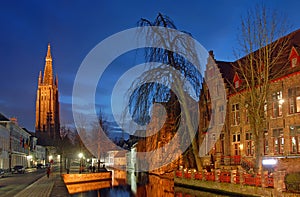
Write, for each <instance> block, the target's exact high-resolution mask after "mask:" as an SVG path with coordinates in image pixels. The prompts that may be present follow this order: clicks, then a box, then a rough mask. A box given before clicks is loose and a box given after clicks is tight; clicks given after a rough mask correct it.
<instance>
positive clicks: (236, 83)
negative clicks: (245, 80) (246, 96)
mask: <svg viewBox="0 0 300 197" xmlns="http://www.w3.org/2000/svg"><path fill="white" fill-rule="evenodd" d="M234 87H235V88H239V87H240V81H239V80H237V81H235V82H234Z"/></svg>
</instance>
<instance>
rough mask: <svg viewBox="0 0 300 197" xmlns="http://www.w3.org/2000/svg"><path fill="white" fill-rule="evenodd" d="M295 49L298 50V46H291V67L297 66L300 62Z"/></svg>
mask: <svg viewBox="0 0 300 197" xmlns="http://www.w3.org/2000/svg"><path fill="white" fill-rule="evenodd" d="M297 49H298V50H299V47H298V46H293V47H292V50H291V52H290V56H289V60H290V63H291V67H292V68H294V67H296V66H298V65H299V63H300V56H299V53H298V51H297Z"/></svg>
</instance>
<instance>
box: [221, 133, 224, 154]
mask: <svg viewBox="0 0 300 197" xmlns="http://www.w3.org/2000/svg"><path fill="white" fill-rule="evenodd" d="M224 140H225V136H224V133H221V134H220V141H221V151H220V152H221V153H222V155H223V154H224V150H225V149H224V148H225V142H224Z"/></svg>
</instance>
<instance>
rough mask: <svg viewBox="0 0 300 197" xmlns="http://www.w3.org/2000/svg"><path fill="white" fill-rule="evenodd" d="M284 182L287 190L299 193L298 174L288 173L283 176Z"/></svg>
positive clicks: (299, 175) (299, 176) (299, 182)
mask: <svg viewBox="0 0 300 197" xmlns="http://www.w3.org/2000/svg"><path fill="white" fill-rule="evenodd" d="M284 182H285V184H286V186H287V190H289V191H293V192H300V172H294V173H289V174H287V175H286V176H285V178H284Z"/></svg>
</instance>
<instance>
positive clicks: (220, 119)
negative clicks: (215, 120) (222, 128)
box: [218, 105, 225, 124]
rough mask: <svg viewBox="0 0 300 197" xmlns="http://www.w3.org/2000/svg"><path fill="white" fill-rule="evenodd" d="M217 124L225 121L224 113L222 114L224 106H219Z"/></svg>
mask: <svg viewBox="0 0 300 197" xmlns="http://www.w3.org/2000/svg"><path fill="white" fill-rule="evenodd" d="M218 116H219V124H222V123H224V121H225V112H224V106H223V105H221V106H219V115H218Z"/></svg>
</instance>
